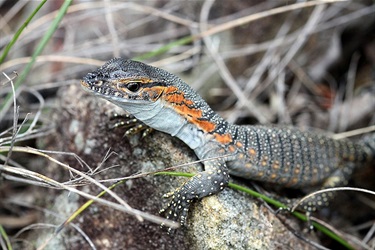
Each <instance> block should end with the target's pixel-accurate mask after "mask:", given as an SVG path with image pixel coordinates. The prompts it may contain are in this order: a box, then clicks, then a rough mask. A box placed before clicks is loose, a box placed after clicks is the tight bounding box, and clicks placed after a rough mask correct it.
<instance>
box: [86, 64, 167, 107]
mask: <svg viewBox="0 0 375 250" xmlns="http://www.w3.org/2000/svg"><path fill="white" fill-rule="evenodd" d="M155 69H156V68H154V67H151V66H149V65H146V64H144V63H141V62H136V61H131V60H125V59H121V58H114V59H112V60H110V61H108V62H107V63H105V64H104V65H103V66H102V67H100V68H98V69H97V70H95V71H93V72H91V73H88V74H87V75H86V76H85V77H84V78H83V80H81V85H82V87H83V88H84V89H85V90H87V91H88V92H92V93H94V94H96V95H99V96H100V97H102V98H104V99H107V100H109V101H111V102H114V103H116V104H119V103H123V104H125V103H133V104H147V103H153V102H155V101H157V100H158V99H159V98H160V96H161V95H162V94H163V91H164V89H165V86H166V84H165V83H164V81H163V79H160V74H159V75H158V74H156V73H155V72H153V70H155Z"/></svg>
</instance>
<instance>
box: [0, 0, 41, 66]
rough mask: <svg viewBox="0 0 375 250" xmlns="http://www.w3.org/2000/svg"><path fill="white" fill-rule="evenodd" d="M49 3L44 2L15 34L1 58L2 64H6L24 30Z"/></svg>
mask: <svg viewBox="0 0 375 250" xmlns="http://www.w3.org/2000/svg"><path fill="white" fill-rule="evenodd" d="M46 2H47V0H43V1H42V2H41V3H40V4H39V5H38V6H37V7H36V8H35V10H34V11H33V13H31V15H30V16H29V17H28V18H27V19H26V21H25V22H24V23H23V24H22V26H21V27H20V28H19V29H18V30H17V32H16V33H15V34H14V36H13V38H12V40H11V41H10V42H9V44H8V45H7V46H6V47H5V49H4V52H3V54H2V55H1V57H0V64H1V63H3V62H4V60H5V58H6V56H7V55H8V53H9V51H10V49H11V48H12V46H13V45H14V44H15V43H16V41H17V40H18V38H19V37H20V35H21V33H22V32H23V30H24V29H25V28H26V26H27V25H29V23H30V22H31V20H32V19H33V18H34V16H35V15H36V13H38V11H39V10H40V9H41V8H42V6H43V5H44V4H45V3H46Z"/></svg>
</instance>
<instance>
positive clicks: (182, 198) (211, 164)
mask: <svg viewBox="0 0 375 250" xmlns="http://www.w3.org/2000/svg"><path fill="white" fill-rule="evenodd" d="M204 167H205V171H203V172H199V173H198V174H196V175H194V176H193V177H192V178H190V179H189V180H188V181H187V182H185V183H184V184H183V185H182V186H180V187H179V188H177V189H176V190H175V191H173V192H171V193H168V194H166V195H164V197H166V198H171V200H170V202H169V203H168V205H167V206H166V208H164V209H162V210H160V213H165V214H166V218H167V219H171V220H174V221H180V223H181V225H184V224H185V222H186V217H187V215H188V211H189V207H190V204H191V203H192V202H193V201H194V200H197V199H201V198H203V197H206V196H209V195H212V194H216V193H218V192H220V191H222V190H223V189H224V188H225V187H226V186H227V185H228V182H229V173H228V169H227V166H226V164H225V162H224V161H223V160H211V161H207V162H205V163H204Z"/></svg>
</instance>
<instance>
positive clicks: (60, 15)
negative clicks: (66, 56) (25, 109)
mask: <svg viewBox="0 0 375 250" xmlns="http://www.w3.org/2000/svg"><path fill="white" fill-rule="evenodd" d="M72 1H73V0H65V1H64V3H63V4H62V6H61V8H60V10H59V12H58V14H57V16H56V18H55V19H54V20H53V22H52V24H51V26H50V27H49V29H48V30H47V32H46V34H45V35H44V36H43V37H42V40H41V41H40V42H39V44H38V46H37V48H36V49H35V51H34V53H33V55H32V57H31V60H30V62H29V63H28V64H27V65H26V67H25V69H24V70H23V71H22V72H21V74H20V75H19V77H18V78H17V80H16V81H15V84H14V88H15V89H16V90H17V89H18V88H19V86H20V85H21V83H22V82H23V81H24V80H25V78H26V76H27V75H28V74H29V72H30V70H31V68H32V67H33V66H34V63H35V61H36V58H37V57H38V56H39V55H40V54H41V53H42V51H43V49H44V48H45V46H46V45H47V43H48V42H49V40H50V39H51V37H52V35H53V33H54V32H55V31H56V30H57V28H58V26H59V24H60V22H61V20H62V19H63V17H64V16H65V13H66V12H67V10H68V7H69V5H70V4H71V3H72ZM11 96H12V94H11V93H9V94H8V95H7V97H6V98H5V101H4V103H3V104H2V105H1V110H0V120H1V119H2V117H3V116H4V113H5V112H6V110H7V109H8V107H9V106H10V104H11Z"/></svg>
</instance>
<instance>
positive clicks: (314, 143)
mask: <svg viewBox="0 0 375 250" xmlns="http://www.w3.org/2000/svg"><path fill="white" fill-rule="evenodd" d="M81 85H82V86H83V88H84V89H85V90H87V91H89V92H91V93H93V94H95V95H97V96H99V97H101V98H104V99H106V100H108V101H110V102H112V103H114V104H116V105H117V106H119V107H121V108H123V109H124V110H126V111H127V112H129V113H130V114H132V115H134V116H135V117H136V118H137V119H138V120H140V121H142V122H143V123H145V124H146V125H148V126H149V127H151V128H154V129H156V130H159V131H162V132H165V133H168V134H170V135H172V136H176V137H178V138H179V139H181V140H182V141H183V142H184V143H186V144H187V145H188V146H189V147H190V148H191V149H193V150H194V152H195V154H196V155H197V157H198V158H199V159H202V160H204V159H207V158H215V160H209V161H204V162H203V164H204V168H205V170H204V171H203V172H199V173H197V174H196V175H195V176H194V177H192V178H191V179H189V181H187V182H186V183H185V184H184V185H182V186H181V187H180V188H178V189H177V190H176V191H174V192H173V193H172V198H171V202H170V203H169V204H168V206H167V209H166V211H167V212H168V214H167V217H168V218H171V219H174V220H177V219H180V222H181V224H183V223H184V222H185V220H186V216H187V212H188V208H189V205H190V203H191V202H192V201H193V200H195V199H200V198H203V197H205V196H209V195H212V194H215V193H218V192H220V191H221V190H223V189H224V188H225V187H226V186H227V184H228V181H229V175H230V174H231V175H234V176H239V177H242V178H246V179H252V180H257V181H261V182H268V183H275V184H278V185H280V186H283V187H290V188H304V187H311V186H317V187H319V186H320V187H321V188H327V187H334V186H339V185H345V184H346V182H347V179H348V178H349V176H350V175H351V174H352V172H353V170H354V169H355V167H356V166H359V165H363V164H364V163H365V162H366V161H369V160H370V159H372V157H373V155H374V151H375V149H374V147H373V144H375V142H373V141H370V142H366V143H364V142H363V143H354V142H351V141H349V140H346V139H344V140H334V139H332V138H330V137H328V136H325V135H322V134H320V133H314V132H312V131H303V130H300V129H297V128H293V127H276V126H239V125H234V124H230V123H228V122H227V121H225V120H224V119H223V118H221V117H220V116H219V115H218V114H217V113H215V112H214V111H213V110H212V109H211V108H210V107H209V106H208V104H207V103H206V102H205V101H204V100H203V99H202V98H201V97H200V96H199V95H198V94H197V93H196V92H195V91H194V90H193V89H192V88H190V87H189V85H187V84H186V83H185V82H183V81H182V80H181V79H180V78H178V77H177V76H175V75H173V74H171V73H168V72H167V71H165V70H162V69H159V68H155V67H152V66H149V65H146V64H143V63H141V62H136V61H131V60H125V59H120V58H115V59H112V60H110V61H108V62H107V63H106V64H105V65H103V66H102V67H100V68H99V69H97V70H96V71H94V72H92V73H89V74H87V75H86V76H85V77H84V78H83V81H81ZM370 145H371V146H370ZM328 196H330V194H329V193H328V194H326V193H323V194H321V195H318V196H317V197H313V198H312V199H309V200H308V201H307V202H305V203H304V204H302V207H303V209H304V210H306V211H313V210H315V208H316V207H317V206H322V205H325V204H327V202H328V199H329V197H328Z"/></svg>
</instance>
